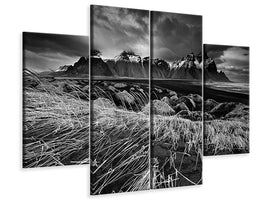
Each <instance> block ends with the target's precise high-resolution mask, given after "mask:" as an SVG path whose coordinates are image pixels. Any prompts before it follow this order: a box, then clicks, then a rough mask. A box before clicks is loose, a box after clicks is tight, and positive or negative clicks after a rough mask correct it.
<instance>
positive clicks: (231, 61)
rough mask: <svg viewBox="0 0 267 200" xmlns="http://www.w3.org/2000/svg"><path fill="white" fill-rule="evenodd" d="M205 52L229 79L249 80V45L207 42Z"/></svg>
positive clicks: (246, 81)
mask: <svg viewBox="0 0 267 200" xmlns="http://www.w3.org/2000/svg"><path fill="white" fill-rule="evenodd" d="M205 52H206V53H207V55H208V56H209V57H210V58H213V59H214V61H215V63H216V65H217V68H218V70H219V71H220V70H221V71H223V72H224V73H225V74H226V76H227V77H228V78H229V79H230V80H231V81H233V82H242V83H248V82H249V47H239V46H224V45H212V44H207V45H205Z"/></svg>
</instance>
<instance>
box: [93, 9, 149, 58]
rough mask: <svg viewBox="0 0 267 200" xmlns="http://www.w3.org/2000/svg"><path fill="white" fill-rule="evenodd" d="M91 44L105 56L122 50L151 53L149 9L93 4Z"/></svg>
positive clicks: (110, 55) (107, 56)
mask: <svg viewBox="0 0 267 200" xmlns="http://www.w3.org/2000/svg"><path fill="white" fill-rule="evenodd" d="M91 36H92V37H91V42H92V43H91V48H92V49H97V50H99V51H100V52H101V53H102V57H104V58H113V57H115V56H117V55H118V54H120V53H121V52H122V51H123V50H133V51H134V52H135V53H136V54H139V55H141V56H142V57H144V56H148V55H149V11H147V10H137V9H128V8H118V7H108V6H95V5H94V6H91Z"/></svg>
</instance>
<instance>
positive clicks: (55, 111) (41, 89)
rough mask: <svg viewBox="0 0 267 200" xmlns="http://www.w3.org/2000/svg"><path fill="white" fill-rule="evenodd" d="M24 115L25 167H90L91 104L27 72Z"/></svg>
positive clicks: (25, 72) (68, 82) (70, 83)
mask: <svg viewBox="0 0 267 200" xmlns="http://www.w3.org/2000/svg"><path fill="white" fill-rule="evenodd" d="M29 83H30V84H29ZM32 83H34V84H35V83H36V85H37V84H38V85H37V86H34V87H33V86H32V85H34V84H32ZM66 83H67V84H68V85H69V86H70V87H74V88H75V87H76V86H75V85H72V82H71V81H66ZM77 91H78V90H77ZM79 92H81V91H79ZM84 95H87V96H88V94H84ZM23 112H24V119H23V167H25V168H28V167H47V166H59V165H71V164H83V163H88V161H89V158H88V156H89V152H88V151H89V148H88V147H89V139H88V133H89V101H85V100H81V99H80V98H79V96H78V95H77V96H76V95H75V93H72V94H69V93H66V92H64V91H62V88H61V87H59V86H55V84H52V83H50V82H49V81H47V80H45V79H39V78H38V76H37V75H36V74H34V73H32V72H30V71H27V70H26V71H24V106H23Z"/></svg>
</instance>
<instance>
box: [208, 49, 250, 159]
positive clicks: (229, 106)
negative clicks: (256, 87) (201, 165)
mask: <svg viewBox="0 0 267 200" xmlns="http://www.w3.org/2000/svg"><path fill="white" fill-rule="evenodd" d="M204 97H205V99H204V100H205V102H204V114H205V115H206V116H207V118H205V119H204V155H205V156H206V155H207V156H211V155H225V154H240V153H249V47H243V46H227V45H215V44H204Z"/></svg>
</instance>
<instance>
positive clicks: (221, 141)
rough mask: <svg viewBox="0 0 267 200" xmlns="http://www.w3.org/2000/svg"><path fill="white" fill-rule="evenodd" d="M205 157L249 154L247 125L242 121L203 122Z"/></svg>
mask: <svg viewBox="0 0 267 200" xmlns="http://www.w3.org/2000/svg"><path fill="white" fill-rule="evenodd" d="M204 133H205V134H204V144H205V146H204V153H205V155H217V154H231V153H246V152H249V125H248V123H247V122H243V121H235V120H231V121H227V120H213V121H205V131H204Z"/></svg>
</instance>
